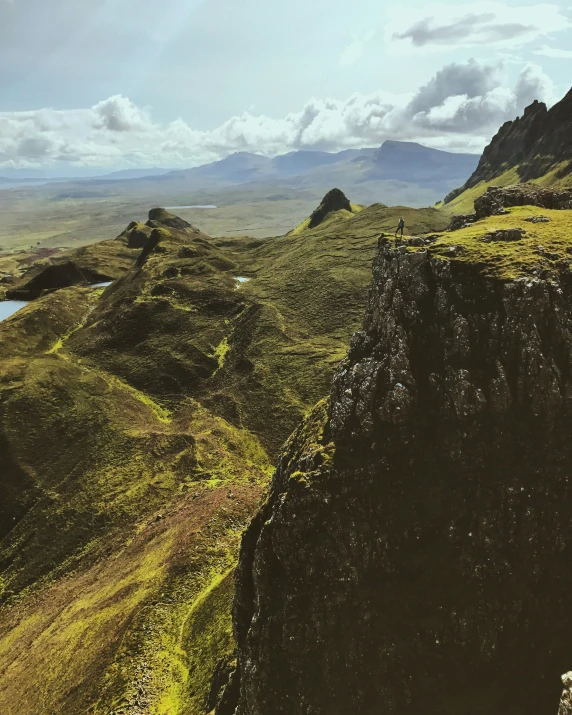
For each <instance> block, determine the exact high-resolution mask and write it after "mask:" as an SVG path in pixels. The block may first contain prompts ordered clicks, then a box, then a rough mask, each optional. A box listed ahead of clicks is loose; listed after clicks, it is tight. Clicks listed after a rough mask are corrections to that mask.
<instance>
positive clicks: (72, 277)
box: [6, 261, 112, 300]
mask: <svg viewBox="0 0 572 715" xmlns="http://www.w3.org/2000/svg"><path fill="white" fill-rule="evenodd" d="M111 279H112V277H110V276H108V275H107V274H104V273H101V272H99V271H96V270H92V269H89V268H79V267H78V266H77V265H76V263H74V261H65V262H62V263H51V264H48V265H40V266H38V267H36V268H32V270H31V271H29V272H28V273H27V274H26V275H25V276H24V279H23V281H22V282H21V283H18V285H16V286H14V288H12V289H10V290H8V291H6V297H7V298H11V299H15V300H33V299H34V298H38V297H39V296H41V295H43V294H44V293H49V292H50V291H53V290H57V289H58V288H68V287H69V286H73V285H88V284H89V283H97V282H98V281H106V280H111Z"/></svg>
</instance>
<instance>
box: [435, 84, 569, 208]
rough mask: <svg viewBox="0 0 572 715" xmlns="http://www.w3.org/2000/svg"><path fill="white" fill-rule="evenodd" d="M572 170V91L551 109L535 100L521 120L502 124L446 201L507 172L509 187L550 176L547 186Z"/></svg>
mask: <svg viewBox="0 0 572 715" xmlns="http://www.w3.org/2000/svg"><path fill="white" fill-rule="evenodd" d="M571 169H572V89H571V90H570V91H569V92H568V93H567V94H566V95H565V96H564V97H563V98H562V99H561V100H560V101H559V102H557V103H556V104H555V105H554V106H553V107H551V108H550V109H548V108H547V106H546V104H545V103H544V102H540V101H538V100H534V102H532V104H529V105H528V107H526V109H525V110H524V113H523V115H522V117H517V118H516V119H515V120H514V121H509V122H505V123H504V124H503V125H502V127H501V128H500V129H499V131H498V132H497V133H496V134H495V136H494V137H493V138H492V140H491V142H490V144H489V145H488V146H487V147H486V148H485V150H484V152H483V155H482V157H481V160H480V161H479V165H478V166H477V168H476V170H475V171H474V172H473V174H472V176H471V177H470V178H469V180H468V181H467V182H466V183H465V184H464V185H463V186H462V187H461V188H460V189H457V190H456V191H453V192H451V194H450V195H449V196H448V197H447V198H446V199H445V201H446V203H448V202H449V201H452V200H453V199H455V198H456V197H457V196H459V195H460V194H462V193H463V192H464V191H466V190H467V189H471V188H473V187H474V186H477V184H480V183H481V182H483V183H490V182H491V181H492V180H494V179H499V178H501V177H502V176H503V175H504V174H507V172H510V173H511V176H507V179H510V182H511V183H515V182H516V183H518V182H526V181H530V180H533V179H539V178H541V177H543V176H546V175H548V174H550V173H551V172H553V175H552V176H551V177H550V183H551V184H552V183H553V184H555V185H558V183H559V181H560V180H561V179H563V178H564V177H565V176H567V175H568V174H569V173H570V171H571ZM514 174H516V177H515V176H514ZM501 183H503V180H502V179H501ZM504 183H505V184H506V183H507V182H506V180H504ZM483 190H484V189H483Z"/></svg>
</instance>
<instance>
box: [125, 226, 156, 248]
mask: <svg viewBox="0 0 572 715" xmlns="http://www.w3.org/2000/svg"><path fill="white" fill-rule="evenodd" d="M152 231H153V228H152V227H150V226H146V225H145V224H142V223H138V222H137V221H131V223H130V224H129V226H127V228H126V229H125V231H122V232H121V233H120V234H119V236H118V237H117V240H119V241H123V242H124V243H125V244H126V246H127V248H144V246H145V244H146V243H147V241H148V239H149V236H150V235H151V232H152Z"/></svg>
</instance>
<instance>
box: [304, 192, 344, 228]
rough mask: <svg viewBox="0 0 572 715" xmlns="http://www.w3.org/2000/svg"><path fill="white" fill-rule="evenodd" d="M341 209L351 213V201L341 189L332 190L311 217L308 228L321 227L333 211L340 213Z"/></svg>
mask: <svg viewBox="0 0 572 715" xmlns="http://www.w3.org/2000/svg"><path fill="white" fill-rule="evenodd" d="M341 209H345V210H346V211H350V212H351V211H352V207H351V204H350V202H349V199H348V198H347V197H346V195H345V194H344V192H343V191H340V189H332V190H331V191H328V193H327V194H326V195H325V196H324V198H323V199H322V203H321V204H320V205H319V206H318V208H317V209H316V210H315V211H314V213H313V214H312V215H311V216H310V223H309V224H308V228H315V227H316V226H319V225H320V224H321V223H322V221H323V220H324V219H325V218H326V216H327V215H328V214H329V213H330V212H331V211H340V210H341Z"/></svg>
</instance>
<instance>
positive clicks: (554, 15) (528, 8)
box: [389, 2, 572, 48]
mask: <svg viewBox="0 0 572 715" xmlns="http://www.w3.org/2000/svg"><path fill="white" fill-rule="evenodd" d="M404 12H405V11H404V10H401V9H400V8H398V9H397V10H396V11H394V16H393V21H392V23H390V27H389V34H390V38H391V39H392V40H398V41H399V40H410V42H411V44H412V45H413V46H414V47H417V48H427V47H433V48H438V47H441V48H444V47H451V46H466V45H484V44H487V45H490V44H493V45H502V46H505V45H512V46H515V45H516V46H518V45H523V44H526V43H527V42H530V41H531V40H534V39H536V38H538V37H542V36H546V35H548V34H549V33H553V32H559V31H562V30H567V29H569V28H570V27H572V23H571V22H570V20H569V19H568V18H567V17H566V16H565V15H563V14H562V11H561V8H559V7H558V6H557V5H553V4H549V3H541V4H537V5H525V6H520V7H516V6H507V5H504V4H500V3H497V2H482V3H480V4H479V12H478V13H476V12H469V13H467V12H463V11H462V9H461V8H457V9H456V10H455V9H453V7H452V6H451V5H443V4H441V5H433V6H426V7H425V8H424V13H425V14H424V17H422V18H421V19H420V20H417V21H416V22H414V23H413V24H409V17H408V16H407V15H405V14H403V13H404ZM403 25H405V29H402V27H403Z"/></svg>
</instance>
